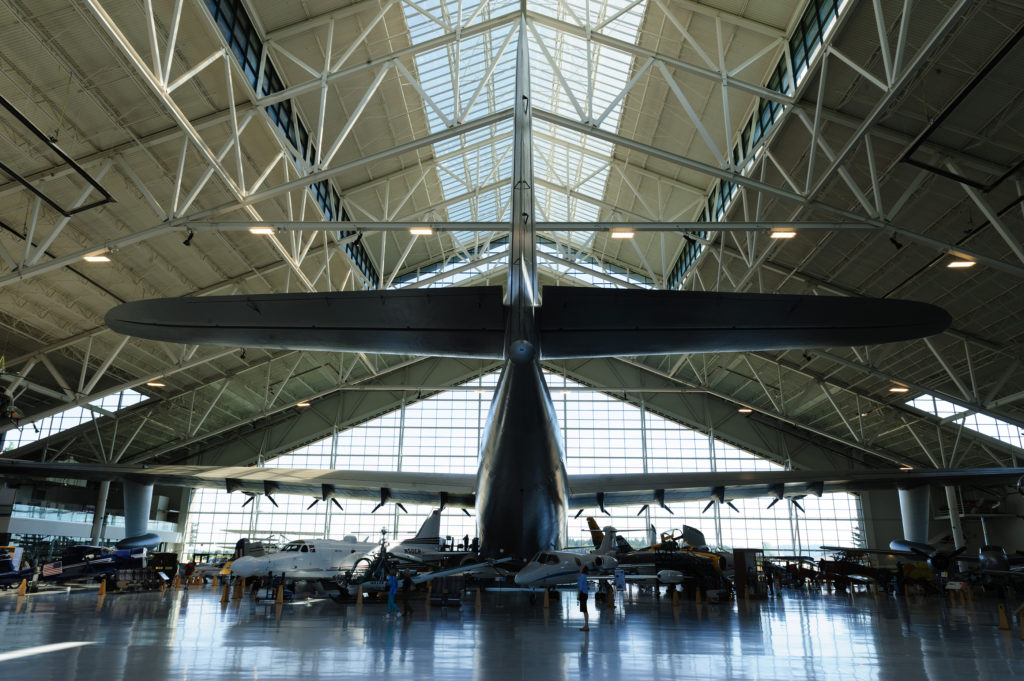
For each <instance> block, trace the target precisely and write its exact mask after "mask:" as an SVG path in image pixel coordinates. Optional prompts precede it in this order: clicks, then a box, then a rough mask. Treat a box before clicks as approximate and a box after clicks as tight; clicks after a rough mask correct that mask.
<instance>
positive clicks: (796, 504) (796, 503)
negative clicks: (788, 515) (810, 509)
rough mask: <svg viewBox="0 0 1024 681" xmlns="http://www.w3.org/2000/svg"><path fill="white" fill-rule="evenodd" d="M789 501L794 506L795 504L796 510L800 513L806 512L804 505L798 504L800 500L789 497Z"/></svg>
mask: <svg viewBox="0 0 1024 681" xmlns="http://www.w3.org/2000/svg"><path fill="white" fill-rule="evenodd" d="M790 502H791V503H792V504H793V505H794V506H796V508H797V510H798V511H800V512H801V513H806V512H807V511H805V510H804V507H803V506H801V505H800V502H799V501H797V500H796V499H790Z"/></svg>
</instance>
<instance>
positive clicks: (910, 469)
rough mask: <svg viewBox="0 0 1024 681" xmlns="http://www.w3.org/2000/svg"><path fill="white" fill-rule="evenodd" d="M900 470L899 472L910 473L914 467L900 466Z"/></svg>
mask: <svg viewBox="0 0 1024 681" xmlns="http://www.w3.org/2000/svg"><path fill="white" fill-rule="evenodd" d="M900 470H901V471H912V470H914V467H913V466H900Z"/></svg>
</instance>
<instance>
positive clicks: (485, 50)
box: [403, 0, 646, 247]
mask: <svg viewBox="0 0 1024 681" xmlns="http://www.w3.org/2000/svg"><path fill="white" fill-rule="evenodd" d="M518 7H519V3H518V2H514V1H505V2H502V1H495V2H490V3H487V4H486V5H485V6H483V7H482V8H481V5H480V3H479V2H472V1H471V0H470V1H464V2H459V3H451V2H444V1H443V0H425V1H424V2H418V3H415V4H413V3H406V4H404V5H403V10H404V12H405V17H406V22H407V24H408V26H409V31H410V36H411V39H412V42H413V44H417V43H421V42H423V41H425V40H429V39H433V38H437V37H439V36H442V35H444V34H445V33H447V32H451V31H453V30H454V29H455V28H456V27H458V26H461V27H462V28H463V29H468V28H471V27H472V26H474V25H475V24H477V23H479V22H481V21H484V20H487V19H489V18H493V17H498V16H502V15H505V14H508V13H509V12H513V11H515V10H516V9H518ZM645 7H646V3H643V2H641V3H636V4H634V5H633V6H630V3H629V2H628V0H610V1H608V2H596V1H593V2H588V1H586V0H570V1H569V2H566V3H559V5H558V6H557V8H553V7H548V6H546V5H538V6H537V8H536V11H539V12H542V13H548V14H552V15H553V16H556V17H557V18H559V19H562V20H565V21H571V22H577V18H584V17H587V11H588V10H589V12H590V18H589V21H588V22H587V23H588V24H589V25H590V26H597V25H598V24H600V23H601V22H602V21H606V20H607V19H609V18H610V17H613V16H616V15H618V14H619V13H620V12H621V15H619V16H616V18H615V20H614V21H612V22H610V23H609V24H608V25H607V26H605V27H603V28H602V29H601V30H602V32H603V33H606V34H608V35H612V36H614V37H616V38H618V39H620V40H626V41H629V42H635V41H636V38H637V34H638V30H639V26H640V22H641V20H642V19H643V15H644V9H645ZM533 9H534V8H531V10H533ZM581 20H584V21H586V20H585V19H581ZM462 22H466V23H465V25H462ZM528 33H529V36H528V37H529V41H530V42H529V45H530V78H531V88H532V95H533V100H534V102H536V104H535V105H536V106H537V107H540V108H543V109H545V110H548V111H552V112H554V113H557V114H560V115H565V116H568V117H572V118H575V119H579V118H580V115H579V113H580V111H581V110H582V111H583V112H584V117H585V118H587V119H588V120H592V121H597V120H598V119H601V127H602V128H605V129H609V130H617V129H618V124H619V116H620V112H621V102H618V103H616V97H617V96H618V94H619V93H620V92H621V90H622V89H623V88H624V87H625V85H626V83H627V81H628V78H629V75H630V70H631V68H632V57H630V56H629V55H626V54H624V53H621V52H618V51H616V50H613V49H611V48H609V47H606V46H601V45H591V47H590V58H589V60H588V50H587V42H586V40H584V39H582V38H578V37H573V36H568V35H564V34H561V33H558V32H556V31H555V30H553V29H551V28H548V27H544V26H534V27H533V28H531V29H528ZM538 38H539V42H538ZM517 40H518V26H517V24H516V23H514V22H513V23H507V24H502V25H500V26H497V27H495V28H494V29H492V30H490V31H487V32H484V33H481V34H478V35H471V36H468V37H465V38H462V39H461V40H460V41H458V43H452V44H449V45H445V46H442V47H439V48H437V49H434V50H429V51H427V52H424V53H421V54H419V55H417V57H416V70H417V74H416V76H417V78H418V79H419V81H420V84H421V85H422V87H423V91H424V93H425V95H426V97H427V99H428V101H426V102H425V108H424V111H425V113H426V116H427V120H428V122H429V124H430V129H431V132H437V131H440V130H444V129H446V128H447V127H449V126H451V125H453V124H455V123H458V122H461V121H467V120H473V119H475V118H479V117H480V116H482V115H485V114H488V113H493V112H496V111H501V110H503V109H508V108H511V106H512V104H513V99H514V96H515V63H516V60H515V51H516V41H517ZM588 64H589V67H588ZM552 65H554V66H556V67H557V69H558V71H560V72H561V76H562V77H561V78H559V77H558V76H556V74H555V70H554V69H553V68H552ZM596 74H600V77H594V78H593V82H594V87H593V91H592V93H590V92H588V90H589V89H590V88H589V85H588V83H589V82H590V81H591V75H595V76H596ZM562 82H565V83H566V84H567V85H568V86H569V88H570V91H569V92H567V91H566V89H565V88H564V87H563V86H562ZM579 107H582V109H580V108H579ZM533 133H534V140H533V148H534V180H535V190H534V191H535V198H536V210H537V213H538V215H537V219H538V220H540V221H584V222H587V221H596V220H597V219H598V216H599V213H600V207H599V205H598V203H597V200H599V199H600V198H601V197H603V196H604V191H605V183H606V181H607V178H608V169H609V167H610V165H609V164H610V161H611V157H612V145H611V144H609V143H607V142H603V141H600V140H596V139H592V138H589V137H587V136H584V135H582V134H579V133H569V132H567V131H565V130H561V129H557V128H555V127H554V126H553V125H551V124H546V123H539V122H537V121H534V129H533ZM511 146H512V121H511V120H506V121H503V122H501V123H497V124H495V125H492V126H489V127H488V128H482V129H479V130H476V131H474V132H471V133H467V134H465V135H460V136H459V137H456V138H452V139H449V140H446V141H444V142H441V143H439V144H436V145H435V146H434V149H433V151H434V156H435V158H440V159H441V160H439V161H438V162H437V174H438V180H439V181H440V183H441V188H442V191H443V193H444V198H445V210H446V212H447V219H448V220H451V221H463V220H469V221H505V220H509V219H510V216H509V215H508V208H509V205H508V204H509V196H510V186H509V180H510V178H511V175H512V155H511ZM467 147H468V150H467V151H465V152H463V153H458V150H459V149H466V148H467ZM588 197H592V198H593V199H594V200H593V201H591V200H588ZM557 237H558V238H559V239H560V240H561V241H563V242H569V243H572V244H573V245H574V246H575V247H580V246H582V245H583V244H585V243H587V242H588V240H589V238H590V235H589V234H588V233H564V234H558V235H557ZM461 238H462V240H463V243H465V240H466V239H468V238H469V237H468V236H463V237H461Z"/></svg>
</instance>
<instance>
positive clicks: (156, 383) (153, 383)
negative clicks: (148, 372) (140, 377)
mask: <svg viewBox="0 0 1024 681" xmlns="http://www.w3.org/2000/svg"><path fill="white" fill-rule="evenodd" d="M146 385H148V386H149V387H150V388H166V387H167V384H166V383H161V382H160V381H146Z"/></svg>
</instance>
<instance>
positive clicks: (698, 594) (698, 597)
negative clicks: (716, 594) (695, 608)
mask: <svg viewBox="0 0 1024 681" xmlns="http://www.w3.org/2000/svg"><path fill="white" fill-rule="evenodd" d="M700 591H701V589H700V587H699V586H698V587H697V593H696V601H697V605H700V604H701V598H702V597H701V595H700Z"/></svg>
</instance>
